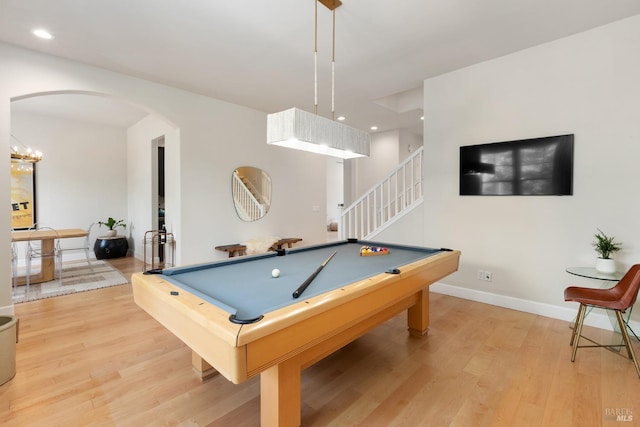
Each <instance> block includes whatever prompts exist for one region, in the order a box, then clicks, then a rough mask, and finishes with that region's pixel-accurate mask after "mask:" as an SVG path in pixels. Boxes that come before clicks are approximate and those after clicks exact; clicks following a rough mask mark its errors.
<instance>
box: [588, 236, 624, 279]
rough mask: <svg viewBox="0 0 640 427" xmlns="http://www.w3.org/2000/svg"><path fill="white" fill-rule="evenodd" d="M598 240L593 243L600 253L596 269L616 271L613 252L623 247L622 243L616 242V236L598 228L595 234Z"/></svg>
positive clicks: (605, 271) (609, 271)
mask: <svg viewBox="0 0 640 427" xmlns="http://www.w3.org/2000/svg"><path fill="white" fill-rule="evenodd" d="M595 238H596V240H594V241H593V242H592V243H591V245H593V247H594V248H595V250H596V252H597V253H598V254H599V255H600V256H599V257H598V259H597V260H596V270H598V271H600V272H602V273H614V272H615V271H616V265H615V261H614V260H613V259H611V254H613V253H614V252H618V251H619V250H621V249H622V243H620V242H616V241H615V237H613V236H607V235H606V234H604V233H603V232H602V230H600V229H599V228H598V232H597V233H596V234H595Z"/></svg>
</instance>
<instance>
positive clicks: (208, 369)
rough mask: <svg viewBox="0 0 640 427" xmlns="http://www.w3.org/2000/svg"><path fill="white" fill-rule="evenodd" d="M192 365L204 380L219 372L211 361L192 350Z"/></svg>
mask: <svg viewBox="0 0 640 427" xmlns="http://www.w3.org/2000/svg"><path fill="white" fill-rule="evenodd" d="M191 367H192V368H193V371H194V372H195V373H196V375H198V377H199V378H200V380H202V381H204V380H206V379H207V378H209V377H213V376H214V375H217V374H218V371H216V368H214V367H213V366H211V365H210V364H209V362H207V361H206V360H204V359H203V358H202V357H200V355H199V354H198V353H196V352H195V351H193V350H191Z"/></svg>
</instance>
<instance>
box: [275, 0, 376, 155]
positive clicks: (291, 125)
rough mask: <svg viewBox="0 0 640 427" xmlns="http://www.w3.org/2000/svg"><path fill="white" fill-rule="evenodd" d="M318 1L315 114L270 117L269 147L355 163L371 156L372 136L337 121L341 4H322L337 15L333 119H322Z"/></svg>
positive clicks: (331, 0) (325, 1) (288, 112)
mask: <svg viewBox="0 0 640 427" xmlns="http://www.w3.org/2000/svg"><path fill="white" fill-rule="evenodd" d="M318 1H319V0H315V49H314V52H313V54H314V58H313V59H314V96H315V99H314V113H313V114H312V113H309V112H307V111H304V110H300V109H298V108H290V109H288V110H284V111H280V112H278V113H273V114H269V115H267V144H271V145H278V146H281V147H287V148H294V149H297V150H304V151H310V152H313V153H319V154H324V155H328V156H334V157H340V158H343V159H352V158H356V157H367V156H369V146H370V144H371V136H370V135H369V134H368V133H367V132H364V131H362V130H359V129H355V128H352V127H350V126H347V125H344V124H342V123H339V122H336V121H334V116H335V34H336V31H335V25H336V8H337V7H339V6H340V5H341V4H342V2H341V1H340V0H320V1H321V2H322V4H323V5H325V6H326V7H327V8H328V9H329V10H331V11H332V14H333V43H332V46H333V47H332V54H331V119H327V118H324V117H321V116H319V115H318Z"/></svg>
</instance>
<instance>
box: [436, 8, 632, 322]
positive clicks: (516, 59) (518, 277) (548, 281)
mask: <svg viewBox="0 0 640 427" xmlns="http://www.w3.org/2000/svg"><path fill="white" fill-rule="evenodd" d="M639 43H640V16H636V17H633V18H630V19H626V20H623V21H619V22H617V23H613V24H610V25H607V26H604V27H600V28H597V29H594V30H591V31H588V32H585V33H581V34H577V35H575V36H572V37H568V38H565V39H562V40H559V41H556V42H553V43H548V44H545V45H541V46H538V47H534V48H531V49H528V50H525V51H521V52H518V53H515V54H512V55H508V56H505V57H502V58H498V59H495V60H492V61H487V62H484V63H481V64H478V65H475V66H472V67H468V68H465V69H462V70H458V71H455V72H451V73H448V74H445V75H442V76H439V77H435V78H431V79H428V80H425V82H424V98H425V102H424V113H425V124H424V131H425V132H424V140H425V143H424V145H425V168H424V171H425V176H426V186H425V200H426V202H425V207H424V227H425V231H424V235H425V241H426V242H437V244H438V245H440V246H445V247H450V248H455V249H460V250H461V251H462V259H461V266H460V271H459V272H458V273H456V274H454V275H452V276H450V277H448V278H447V279H446V280H445V281H444V282H445V283H446V284H448V285H452V287H455V288H457V291H461V293H462V294H463V295H467V296H469V295H475V296H479V295H484V296H483V298H484V297H486V300H487V301H488V302H498V303H500V302H505V301H509V300H510V301H512V302H514V301H517V303H516V305H518V304H522V307H521V308H523V309H526V310H530V311H536V310H539V311H542V312H544V313H546V314H552V315H559V316H560V317H564V318H567V319H569V318H571V316H574V315H575V312H576V311H577V306H576V304H575V303H574V304H569V303H564V301H563V290H564V288H565V287H566V286H568V285H569V284H580V285H586V284H587V283H585V280H580V279H579V278H577V277H575V276H570V275H568V274H567V273H565V268H566V267H568V266H593V265H594V263H595V258H596V253H595V252H594V251H593V248H592V247H591V245H590V242H591V241H593V235H594V233H595V232H596V228H601V229H602V230H603V231H605V232H606V233H607V234H611V235H613V236H615V237H616V238H617V239H618V240H620V241H622V242H623V243H624V251H623V252H621V253H619V255H617V259H618V262H619V265H620V269H622V270H625V269H626V268H628V267H629V266H630V265H631V264H633V263H637V262H639V261H640V225H639V224H640V223H639V222H638V214H639V213H640V198H638V197H637V195H638V188H637V184H638V182H639V176H638V159H640V84H639V76H640V55H638V44H639ZM566 133H573V134H575V168H574V169H575V172H574V195H573V196H567V197H546V196H538V197H526V196H515V197H477V196H472V197H460V196H459V195H458V149H459V147H460V146H461V145H469V144H478V143H487V142H497V141H507V140H513V139H521V138H532V137H538V136H548V135H558V134H566ZM479 269H483V270H489V271H491V272H493V281H492V282H484V281H480V280H478V279H477V278H476V273H477V270H479ZM591 284H592V285H598V283H591ZM451 289H452V288H450V290H451ZM465 290H466V291H465ZM454 292H456V291H454ZM633 318H635V319H640V312H638V311H637V312H636V313H634V315H633Z"/></svg>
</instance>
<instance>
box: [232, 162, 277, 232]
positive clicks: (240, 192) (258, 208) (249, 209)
mask: <svg viewBox="0 0 640 427" xmlns="http://www.w3.org/2000/svg"><path fill="white" fill-rule="evenodd" d="M232 193H233V201H234V204H235V206H236V211H237V212H238V215H239V216H240V218H242V219H243V220H244V221H255V220H257V219H260V218H262V217H263V216H264V214H265V213H266V210H267V204H266V203H265V202H263V201H262V200H264V199H265V198H266V197H268V198H271V194H268V195H262V194H260V191H259V190H258V189H256V188H254V187H253V185H251V183H249V182H247V181H246V180H245V179H244V178H243V177H241V176H240V175H239V174H238V172H237V171H235V172H234V173H233V190H232Z"/></svg>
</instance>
